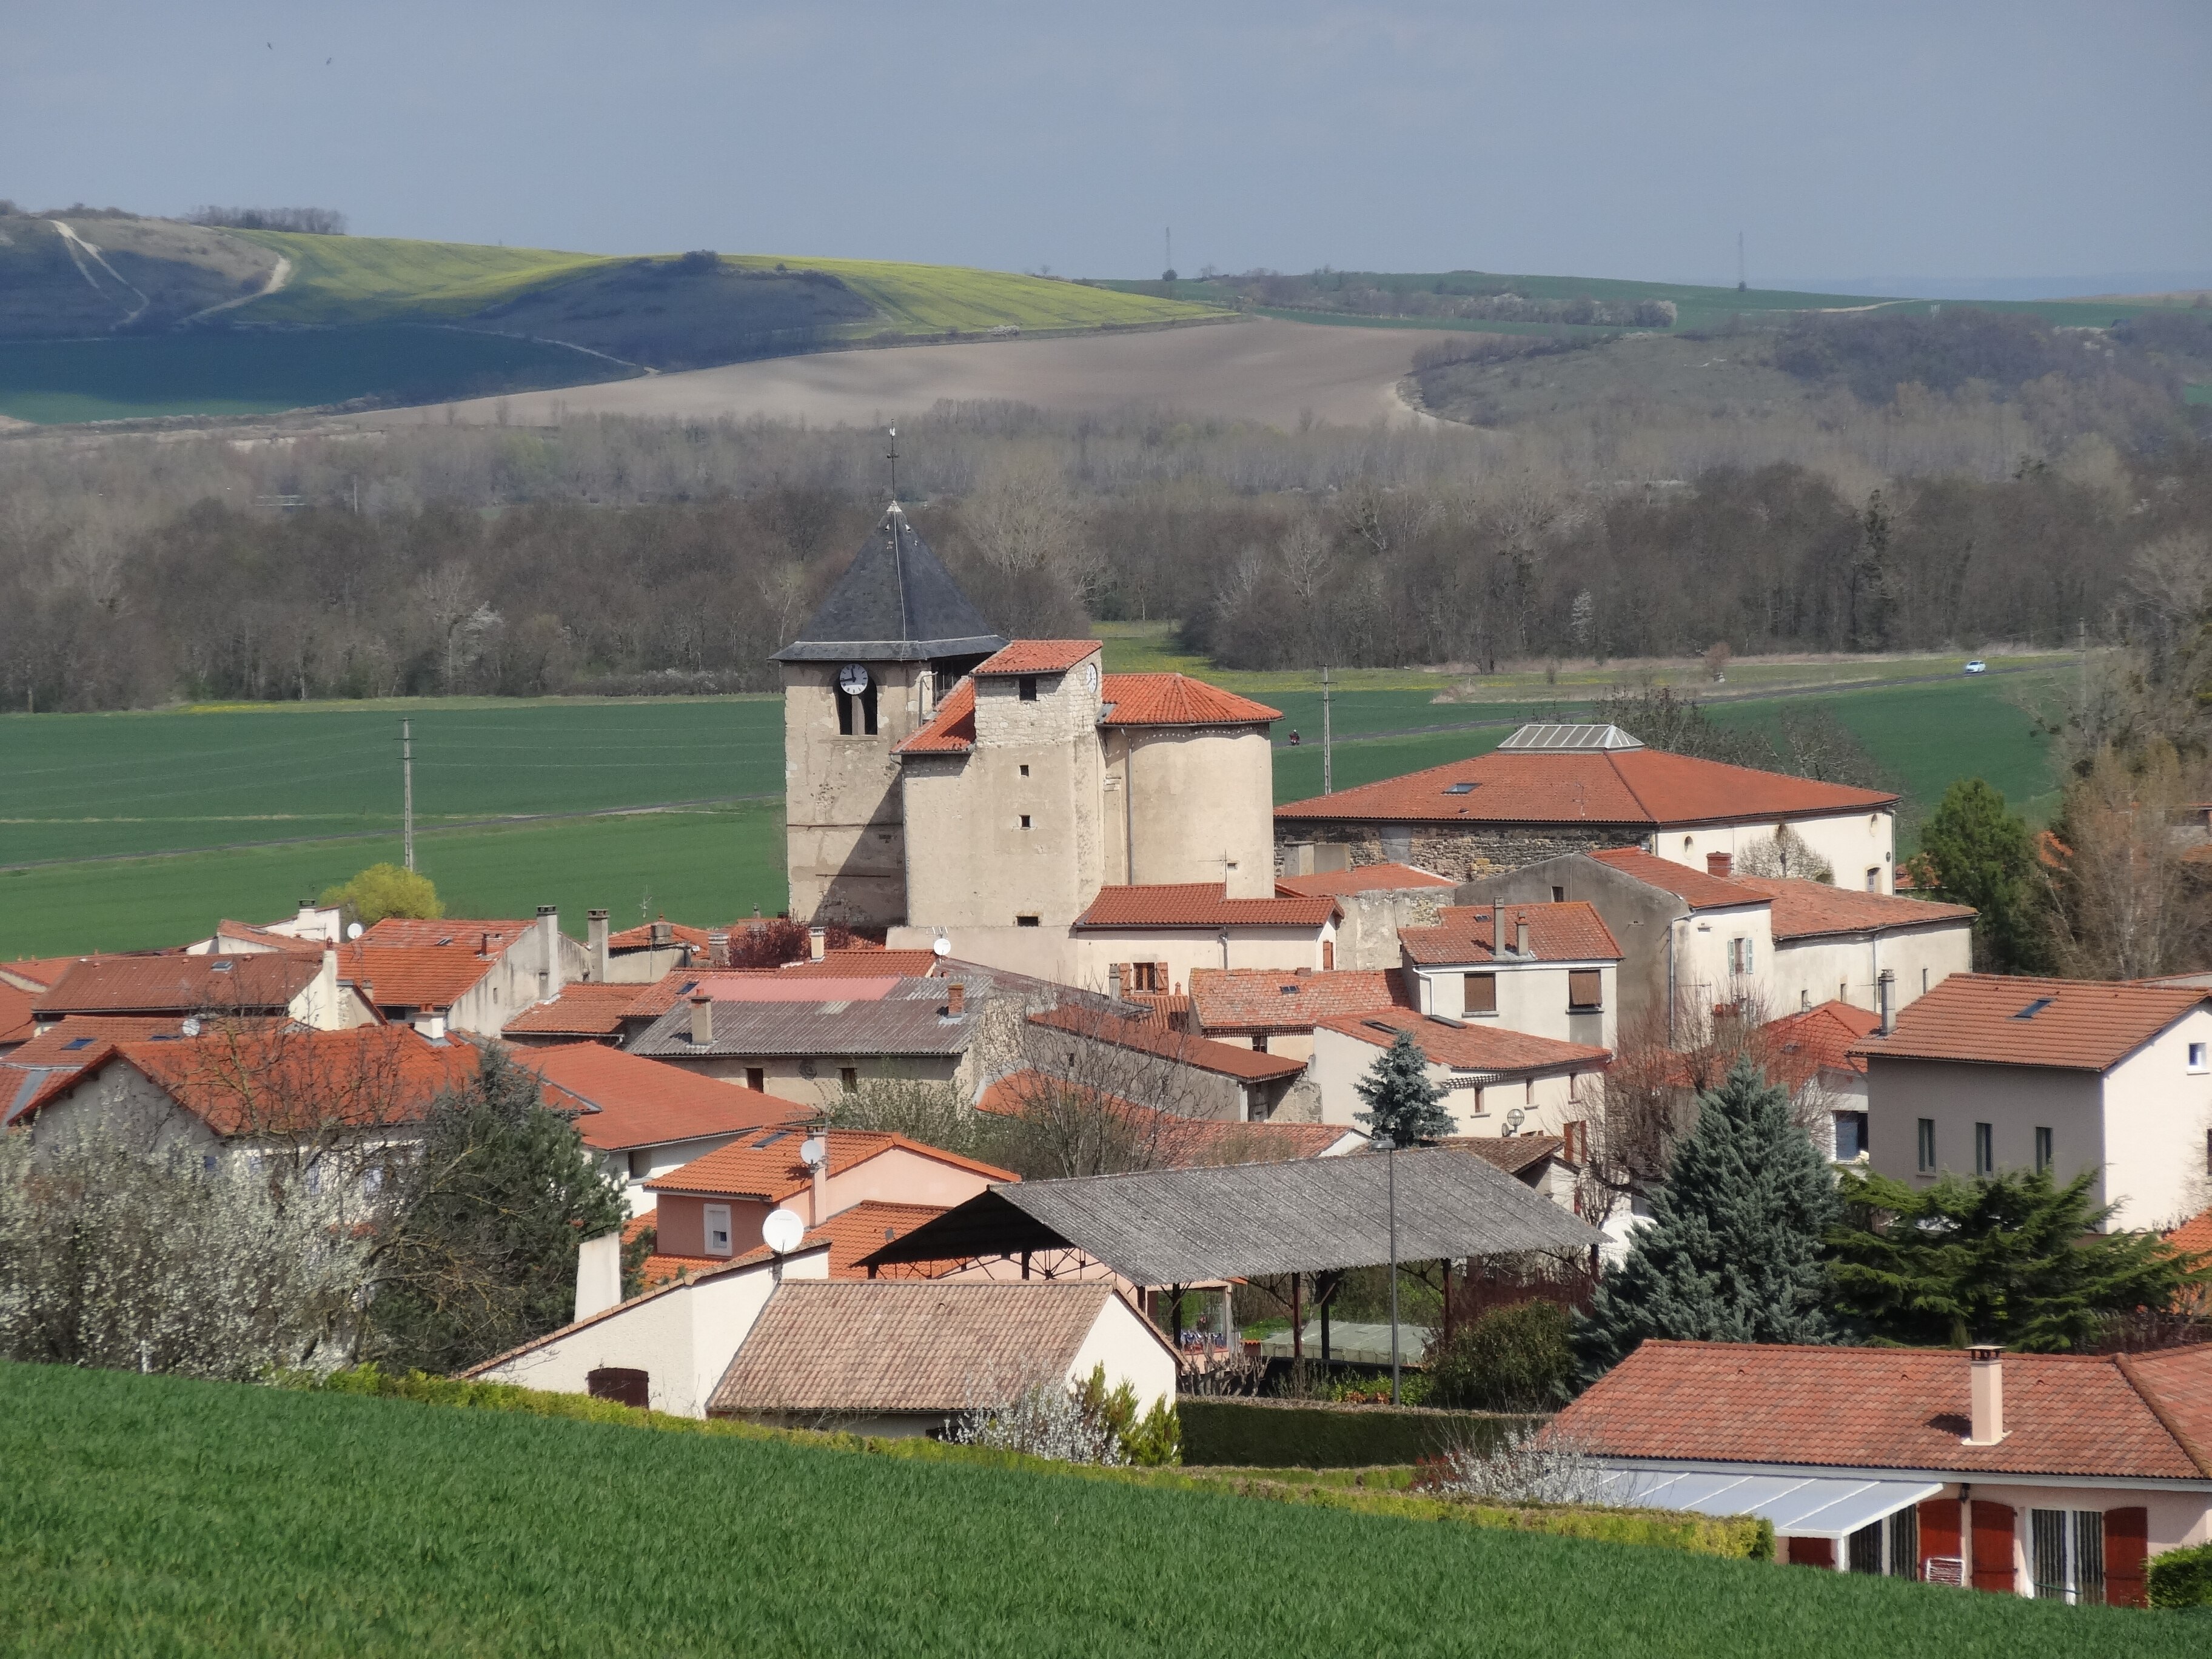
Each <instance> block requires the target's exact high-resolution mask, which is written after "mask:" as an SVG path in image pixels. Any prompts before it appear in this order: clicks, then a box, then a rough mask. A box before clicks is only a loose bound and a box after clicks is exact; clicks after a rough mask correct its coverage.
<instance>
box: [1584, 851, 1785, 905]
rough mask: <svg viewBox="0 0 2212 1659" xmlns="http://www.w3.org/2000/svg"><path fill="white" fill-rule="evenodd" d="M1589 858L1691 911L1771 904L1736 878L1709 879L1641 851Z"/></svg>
mask: <svg viewBox="0 0 2212 1659" xmlns="http://www.w3.org/2000/svg"><path fill="white" fill-rule="evenodd" d="M1590 856H1591V857H1592V858H1594V859H1595V860H1597V861H1598V862H1599V863H1600V864H1603V865H1607V866H1611V867H1612V868H1613V869H1615V870H1618V871H1620V873H1621V874H1622V875H1624V876H1631V877H1633V878H1635V879H1636V880H1638V881H1640V882H1642V883H1643V884H1644V885H1645V886H1646V887H1656V888H1657V889H1658V890H1660V891H1661V892H1662V893H1672V894H1674V895H1675V896H1677V897H1678V898H1682V899H1686V900H1688V901H1689V905H1690V908H1692V910H1726V909H1730V908H1735V907H1738V906H1741V905H1746V904H1771V903H1773V902H1774V901H1773V900H1772V899H1771V898H1769V897H1768V896H1766V895H1765V894H1764V893H1754V892H1753V891H1751V890H1749V889H1747V887H1745V886H1744V884H1742V882H1741V880H1739V879H1738V878H1735V877H1734V876H1709V875H1707V874H1706V873H1705V872H1704V871H1703V870H1693V869H1692V868H1691V867H1690V866H1688V865H1686V864H1677V863H1675V862H1674V860H1672V859H1662V858H1660V857H1658V856H1656V854H1650V853H1647V852H1645V851H1644V850H1643V848H1638V847H1608V848H1604V849H1603V850H1601V851H1600V852H1595V853H1592V854H1590Z"/></svg>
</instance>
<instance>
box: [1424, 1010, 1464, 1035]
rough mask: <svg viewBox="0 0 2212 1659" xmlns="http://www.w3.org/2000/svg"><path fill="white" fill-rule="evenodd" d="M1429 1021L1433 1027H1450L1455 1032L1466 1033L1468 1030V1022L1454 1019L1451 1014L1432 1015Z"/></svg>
mask: <svg viewBox="0 0 2212 1659" xmlns="http://www.w3.org/2000/svg"><path fill="white" fill-rule="evenodd" d="M1428 1019H1429V1023H1430V1024H1432V1025H1449V1026H1450V1027H1451V1028H1452V1030H1455V1031H1464V1030H1467V1022H1466V1021H1465V1020H1463V1019H1454V1018H1451V1016H1450V1015H1449V1014H1431V1015H1429V1016H1428Z"/></svg>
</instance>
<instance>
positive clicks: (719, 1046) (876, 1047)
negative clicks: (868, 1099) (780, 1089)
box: [629, 979, 989, 1060]
mask: <svg viewBox="0 0 2212 1659" xmlns="http://www.w3.org/2000/svg"><path fill="white" fill-rule="evenodd" d="M826 982H827V983H829V984H831V985H836V983H837V981H826ZM955 982H957V981H951V980H945V979H913V980H899V981H895V982H894V984H895V988H894V989H893V990H892V991H891V992H890V993H889V994H885V995H884V996H882V997H880V998H878V999H875V1000H851V999H847V998H824V997H823V995H822V987H823V985H824V983H825V981H821V980H813V981H808V980H799V981H796V982H794V983H791V984H787V985H786V986H785V987H783V988H784V989H786V990H799V989H801V988H805V989H806V990H808V991H810V992H811V996H810V997H809V998H808V999H806V1000H790V999H787V998H777V999H775V1000H744V1001H726V1000H723V999H722V998H721V997H720V995H719V994H717V995H716V997H715V999H714V1042H713V1043H712V1044H710V1045H703V1046H702V1045H701V1044H698V1043H695V1042H692V1041H691V1010H690V1006H689V1004H688V1003H685V1002H683V1001H680V1000H679V1001H678V1004H677V1005H676V1006H673V1007H671V1009H670V1010H669V1011H668V1012H666V1013H665V1014H663V1015H661V1016H660V1017H659V1018H658V1019H656V1020H655V1021H654V1022H653V1024H651V1025H650V1026H648V1027H647V1028H646V1030H644V1031H642V1032H641V1033H640V1034H639V1035H638V1036H636V1037H635V1038H634V1039H633V1040H632V1041H631V1042H630V1044H629V1052H630V1053H632V1054H646V1055H649V1056H653V1057H655V1058H665V1059H671V1060H674V1059H687V1060H688V1059H702V1058H705V1057H708V1056H710V1055H730V1056H736V1055H754V1054H790V1055H832V1054H834V1055H837V1056H840V1057H848V1056H868V1057H879V1056H884V1055H890V1054H964V1053H966V1052H967V1049H968V1045H969V1043H970V1042H974V1041H975V1033H976V1031H977V1030H978V1029H979V1028H980V1025H981V1019H982V1011H983V999H984V994H985V993H986V992H987V990H988V988H989V986H988V982H987V981H980V982H979V981H975V980H969V981H965V982H966V983H967V985H968V992H967V1006H966V1009H965V1011H964V1012H962V1013H960V1014H958V1015H957V1016H956V1015H952V1014H950V1013H948V1012H945V1010H946V1007H947V1006H948V1005H947V1002H946V992H947V991H948V990H949V989H950V988H951V986H952V984H954V983H955Z"/></svg>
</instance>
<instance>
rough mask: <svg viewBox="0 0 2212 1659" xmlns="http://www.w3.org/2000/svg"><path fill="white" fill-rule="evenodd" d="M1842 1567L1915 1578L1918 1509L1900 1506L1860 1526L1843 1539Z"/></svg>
mask: <svg viewBox="0 0 2212 1659" xmlns="http://www.w3.org/2000/svg"><path fill="white" fill-rule="evenodd" d="M1844 1571H1847V1572H1861V1573H1871V1574H1873V1575H1875V1577H1881V1576H1882V1575H1885V1574H1887V1575H1888V1576H1889V1577H1896V1578H1917V1577H1920V1511H1919V1510H1917V1509H1911V1508H1906V1509H1902V1510H1898V1512H1897V1513H1896V1514H1894V1515H1888V1516H1883V1517H1882V1518H1881V1520H1879V1521H1875V1522H1871V1523H1869V1525H1866V1526H1863V1527H1861V1528H1859V1529H1858V1530H1857V1532H1855V1533H1853V1534H1851V1535H1850V1537H1849V1538H1847V1539H1845V1540H1844Z"/></svg>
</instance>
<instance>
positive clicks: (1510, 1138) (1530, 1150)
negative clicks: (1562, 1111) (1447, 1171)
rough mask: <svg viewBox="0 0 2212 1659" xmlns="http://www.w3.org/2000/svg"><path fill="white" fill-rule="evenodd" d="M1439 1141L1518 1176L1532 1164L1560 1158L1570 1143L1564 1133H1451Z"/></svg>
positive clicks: (1439, 1143)
mask: <svg viewBox="0 0 2212 1659" xmlns="http://www.w3.org/2000/svg"><path fill="white" fill-rule="evenodd" d="M1437 1144H1438V1145H1439V1146H1456V1147H1458V1148H1459V1150H1460V1151H1462V1152H1473V1153H1474V1155H1475V1156H1476V1157H1477V1158H1480V1159H1482V1160H1483V1161H1484V1162H1485V1163H1486V1164H1496V1165H1497V1166H1498V1168H1499V1169H1501V1170H1504V1171H1505V1173H1506V1174H1508V1175H1510V1176H1517V1175H1519V1174H1520V1173H1521V1172H1522V1170H1526V1169H1528V1168H1529V1167H1530V1166H1531V1165H1532V1164H1541V1163H1542V1162H1543V1161H1544V1160H1545V1159H1546V1158H1557V1157H1558V1156H1559V1149H1560V1148H1561V1147H1563V1146H1565V1145H1566V1144H1567V1143H1566V1138H1565V1136H1563V1135H1447V1136H1445V1137H1444V1139H1443V1140H1441V1141H1439V1142H1438V1143H1437Z"/></svg>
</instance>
